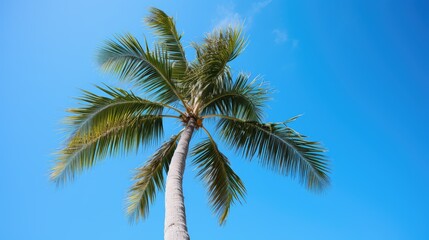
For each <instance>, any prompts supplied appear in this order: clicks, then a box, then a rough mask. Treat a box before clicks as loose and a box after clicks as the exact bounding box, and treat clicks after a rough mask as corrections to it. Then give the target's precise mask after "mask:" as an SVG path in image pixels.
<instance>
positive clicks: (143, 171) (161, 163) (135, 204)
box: [127, 133, 180, 221]
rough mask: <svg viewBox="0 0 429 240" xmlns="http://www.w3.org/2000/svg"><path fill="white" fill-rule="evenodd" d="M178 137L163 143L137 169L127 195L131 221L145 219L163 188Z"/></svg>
mask: <svg viewBox="0 0 429 240" xmlns="http://www.w3.org/2000/svg"><path fill="white" fill-rule="evenodd" d="M179 136H180V133H179V134H177V135H175V136H173V137H172V138H171V139H170V140H169V141H167V142H165V143H164V144H163V145H162V146H161V147H160V148H159V149H158V150H157V151H156V153H155V154H153V155H152V157H151V158H150V159H149V160H148V161H147V162H146V164H145V165H144V166H143V167H141V168H138V169H137V172H136V175H135V176H134V180H136V182H135V183H134V185H133V186H132V187H131V190H130V192H129V195H128V207H127V213H128V215H129V216H130V220H131V221H137V220H138V219H139V218H145V217H147V216H148V214H149V206H150V204H151V203H152V202H153V201H154V200H155V197H156V193H157V191H158V190H161V189H163V188H164V173H165V174H167V173H168V167H169V165H170V161H171V158H172V157H173V153H174V150H175V149H176V146H177V140H178V139H179Z"/></svg>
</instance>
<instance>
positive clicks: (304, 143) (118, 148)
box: [51, 8, 329, 224]
mask: <svg viewBox="0 0 429 240" xmlns="http://www.w3.org/2000/svg"><path fill="white" fill-rule="evenodd" d="M145 22H146V24H147V25H148V26H149V27H150V28H152V29H153V30H154V34H155V35H156V36H157V37H158V40H159V41H157V42H156V43H155V44H154V47H153V48H149V46H148V44H147V42H145V44H144V45H142V44H140V42H139V41H138V40H137V39H136V38H134V37H133V36H132V35H130V34H127V35H124V36H119V37H116V39H115V40H111V41H108V42H107V43H106V45H105V47H104V48H102V49H101V51H100V54H99V62H100V64H101V66H102V68H103V69H104V70H106V71H109V72H113V73H115V74H117V75H118V76H119V78H120V79H122V80H126V81H130V82H132V83H133V84H134V86H135V88H136V89H137V90H139V91H142V92H143V93H144V94H143V95H140V96H139V95H136V94H135V93H134V92H131V91H126V90H123V89H119V88H113V87H109V86H103V87H98V89H99V90H101V92H102V93H103V94H102V95H98V94H94V93H91V92H89V91H84V92H83V96H82V97H81V98H79V100H80V101H82V102H83V103H85V104H84V105H83V106H82V107H80V108H74V109H70V110H69V111H70V112H71V113H72V114H71V116H69V117H68V118H67V120H68V121H67V122H68V125H69V126H70V129H71V136H70V138H69V139H68V140H67V142H66V144H65V146H64V147H63V149H62V150H60V152H59V154H58V158H57V162H56V164H55V166H54V167H53V170H52V173H51V178H52V179H53V180H54V181H55V182H57V183H62V182H65V181H66V180H70V179H72V178H73V177H74V175H75V174H76V173H78V172H80V171H82V170H83V169H85V168H88V167H91V166H92V165H94V164H95V162H96V161H97V160H100V159H102V158H104V157H105V156H107V155H112V154H115V153H118V152H122V151H125V152H127V151H130V150H135V149H136V148H139V147H140V146H142V145H145V144H149V143H153V142H157V141H158V140H161V138H162V137H163V119H164V118H175V119H177V120H178V122H181V123H182V124H183V126H184V129H186V127H191V128H192V131H193V129H196V130H202V131H203V132H205V133H206V135H207V138H204V139H202V140H201V142H199V143H197V144H196V145H195V146H194V147H193V149H192V150H191V154H192V156H193V161H192V163H193V164H194V165H195V166H196V169H197V170H198V171H197V175H198V176H199V177H200V178H201V180H203V181H204V182H205V184H206V186H207V188H208V192H209V201H210V204H211V205H212V207H213V211H214V212H215V213H216V214H217V215H218V217H219V222H220V223H221V224H222V223H224V221H225V219H226V217H227V216H228V213H229V210H230V206H231V205H232V204H233V203H234V202H237V201H238V202H239V201H240V200H242V198H243V197H244V195H245V192H246V189H245V187H244V184H243V182H242V181H241V179H240V178H239V177H238V175H237V174H236V173H235V172H234V171H233V169H232V168H231V166H230V162H229V160H228V158H227V157H226V156H225V155H224V154H223V153H222V152H220V150H219V147H218V145H217V142H216V141H215V139H214V138H213V136H212V134H211V133H210V132H209V131H208V129H207V128H206V127H205V126H204V124H203V123H206V121H205V119H209V118H213V119H214V120H216V121H217V122H215V123H216V124H217V125H216V127H215V129H216V131H217V136H218V137H219V138H220V139H221V140H223V141H225V143H226V144H227V145H228V146H230V147H232V148H233V149H236V150H237V152H238V153H240V154H241V155H243V156H244V157H246V158H249V159H250V158H252V157H253V156H256V157H257V158H258V159H259V161H260V163H261V164H262V165H263V166H266V167H268V168H270V169H273V170H276V171H278V172H280V173H282V174H284V175H290V176H297V177H298V178H299V180H300V182H302V183H303V184H304V185H305V186H306V187H307V188H309V189H311V190H322V189H323V188H324V187H326V186H327V185H328V184H329V178H328V175H327V174H328V171H329V170H328V162H327V160H326V158H325V156H324V154H323V152H324V149H323V148H321V146H320V145H319V143H317V142H313V141H308V140H307V139H306V137H305V136H303V135H301V134H299V133H298V132H296V131H294V130H293V129H292V128H290V127H289V126H288V123H289V122H290V121H293V120H294V119H295V118H292V119H290V120H288V121H285V122H275V123H264V122H263V108H264V104H265V102H266V100H267V94H268V89H267V88H266V87H265V86H264V84H262V83H261V82H260V81H259V80H258V79H253V80H250V79H249V76H248V75H245V74H239V75H238V76H236V77H233V74H232V72H231V69H230V67H229V65H228V64H229V62H230V61H232V60H233V59H235V58H236V57H237V56H238V55H239V54H240V53H241V52H242V51H243V49H244V47H245V45H246V44H245V39H244V38H243V35H242V33H241V31H240V30H239V29H238V28H226V29H221V30H215V31H213V32H212V33H210V34H207V35H206V36H205V38H204V40H203V42H202V43H201V44H196V43H194V44H192V46H193V48H194V49H195V51H196V59H195V60H194V61H188V60H187V59H186V55H185V52H184V48H183V46H182V44H181V42H180V39H181V35H180V34H178V32H177V30H176V28H175V23H174V21H173V19H172V18H171V17H169V16H167V15H166V14H165V13H164V12H162V11H161V10H159V9H155V8H153V9H151V10H150V15H149V16H148V17H147V18H146V19H145ZM141 96H145V97H144V98H143V97H141ZM182 136H183V130H182V131H181V132H179V133H177V134H176V135H174V136H172V137H171V138H170V139H169V140H167V141H165V142H164V143H163V144H162V145H161V147H160V148H159V149H158V150H157V151H156V152H155V153H154V154H153V155H152V156H151V157H150V158H149V159H148V160H147V162H146V163H145V164H144V165H143V166H142V167H140V168H138V169H137V172H136V175H135V176H134V179H135V183H134V185H133V186H132V187H131V189H130V192H129V196H128V202H129V204H128V209H127V211H128V214H129V215H130V217H131V219H135V220H137V219H139V218H140V217H142V218H144V217H146V216H147V214H148V210H149V205H150V204H151V203H152V202H153V201H154V199H155V194H156V192H157V191H158V190H162V189H164V184H165V181H164V178H165V176H167V175H168V174H169V167H170V163H171V161H172V158H173V155H174V153H175V151H176V150H177V146H178V141H179V139H180V138H181V137H182ZM191 136H192V132H191ZM186 152H187V149H186ZM186 152H185V153H186ZM185 155H186V154H185Z"/></svg>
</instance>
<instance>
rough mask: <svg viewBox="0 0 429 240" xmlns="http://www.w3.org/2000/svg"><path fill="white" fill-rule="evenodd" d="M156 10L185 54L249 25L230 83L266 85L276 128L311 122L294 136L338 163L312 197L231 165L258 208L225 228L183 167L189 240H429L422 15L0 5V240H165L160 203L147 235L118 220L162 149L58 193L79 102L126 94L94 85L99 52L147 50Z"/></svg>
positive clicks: (294, 5)
mask: <svg viewBox="0 0 429 240" xmlns="http://www.w3.org/2000/svg"><path fill="white" fill-rule="evenodd" d="M150 6H154V7H158V8H161V9H163V10H164V11H166V12H167V13H168V14H170V15H172V16H174V17H175V18H176V22H177V26H178V28H179V30H181V31H183V33H184V38H183V41H184V43H185V44H186V45H187V46H189V43H190V42H191V41H199V40H201V38H202V36H203V34H204V33H206V32H209V31H211V29H213V28H214V27H221V26H224V25H226V24H234V23H240V22H243V21H244V22H245V24H244V25H245V32H246V34H247V36H248V37H249V45H248V47H247V49H246V51H245V52H244V53H243V54H242V55H241V56H240V57H239V58H238V59H236V60H235V62H234V63H233V64H232V65H233V67H234V70H235V73H238V72H240V71H244V72H248V73H252V74H254V75H261V76H263V77H264V79H265V80H266V81H268V82H270V85H271V87H273V88H275V89H276V92H275V94H273V96H272V98H273V100H272V101H271V102H270V103H269V109H268V111H267V120H269V121H280V120H284V119H287V118H289V117H292V116H295V115H297V114H301V113H303V114H304V115H303V117H302V118H300V119H299V120H297V121H296V122H295V123H294V125H293V127H294V128H295V129H297V130H298V131H299V132H302V133H304V134H306V135H309V136H310V137H311V139H315V140H320V141H321V142H322V143H323V145H324V146H325V147H326V148H328V149H329V152H328V156H329V158H330V160H331V163H332V165H331V166H332V186H331V187H330V188H329V189H328V190H327V191H326V192H325V193H323V194H314V193H311V192H308V191H307V190H305V189H304V188H303V187H302V186H300V185H299V183H298V182H297V181H295V180H293V179H290V178H287V177H283V176H279V175H278V174H275V173H272V172H270V171H269V170H266V169H264V168H261V167H260V166H258V164H257V163H256V162H251V163H249V162H248V161H245V160H243V159H241V158H239V157H237V156H235V155H233V154H232V153H229V152H228V156H229V158H230V160H231V162H232V166H233V168H234V169H235V170H236V172H237V173H238V174H239V175H240V177H241V178H242V179H243V181H244V182H245V184H246V187H247V190H248V194H247V198H246V203H245V204H243V205H236V206H234V207H233V209H232V211H231V215H230V217H229V219H228V221H227V224H226V225H225V226H223V227H220V226H218V225H217V219H216V217H215V216H214V215H212V214H211V211H210V208H209V206H208V204H207V195H206V192H205V190H204V187H203V185H202V183H201V182H200V181H199V180H198V179H196V177H195V172H194V171H193V167H192V166H191V165H188V167H187V172H186V174H185V183H184V185H185V186H184V188H185V201H186V207H187V217H188V227H189V231H190V234H191V237H192V239H208V240H211V239H213V240H215V239H216V240H217V239H294V240H295V239H296V240H299V239H327V240H335V239H339V240H342V239H349V240H352V239H366V240H372V239H374V240H379V239H389V240H395V239H416V240H423V239H428V238H429V224H428V221H427V216H428V215H429V207H428V205H427V203H428V202H429V188H428V184H429V177H428V171H429V153H428V140H427V139H428V138H427V136H428V135H429V129H428V126H427V123H428V122H429V110H428V103H429V97H428V96H429V91H428V89H429V82H428V76H429V60H428V59H429V58H428V56H429V47H428V44H427V43H428V42H429V17H428V16H427V12H428V11H429V6H428V3H427V2H425V1H382V0H380V1H361V0H354V1H353V0H350V1H280V0H272V1H270V0H266V1H253V2H252V1H224V0H220V1H211V2H203V1H196V0H195V1H191V0H187V1H132V0H130V1H126V2H125V1H100V0H93V1H82V0H74V1H54V0H50V1H49V0H39V1H30V0H27V1H24V0H16V1H10V0H3V1H1V2H0V34H1V35H0V36H1V37H0V50H1V52H2V54H1V58H0V80H1V84H2V86H3V92H2V94H1V95H0V98H1V101H0V106H1V109H2V112H3V114H2V117H1V120H0V121H1V123H0V131H1V133H2V134H1V135H2V138H1V140H0V141H1V146H2V148H1V151H0V152H1V153H0V154H1V167H2V173H1V174H0V193H1V197H0V213H1V218H0V239H43V240H49V239H62V240H68V239H137V238H138V239H162V236H163V217H164V210H163V204H164V203H163V197H164V196H163V194H162V193H160V194H159V195H158V198H157V201H156V203H155V204H154V205H153V206H152V208H151V212H150V216H149V218H148V219H147V220H146V221H144V222H140V223H138V224H134V225H130V224H129V223H128V220H127V217H126V215H125V212H124V207H125V197H126V194H127V190H128V188H129V186H130V185H131V181H130V179H131V177H132V170H133V169H134V168H135V167H138V166H140V165H141V164H142V163H143V162H144V160H145V159H147V157H148V156H150V155H151V153H152V152H153V149H152V148H148V149H145V151H142V152H141V153H140V154H138V155H134V154H130V155H127V156H123V157H118V158H112V159H106V160H105V161H101V162H99V164H98V165H96V166H95V167H94V168H93V169H91V170H89V171H86V172H84V173H83V174H81V175H80V176H79V177H78V178H77V179H76V180H75V181H74V182H71V183H69V184H67V185H66V186H64V187H62V188H56V187H55V185H54V184H53V183H51V182H49V179H48V174H49V168H50V167H51V166H52V162H53V160H54V155H53V152H55V151H56V150H57V149H58V148H59V147H60V146H61V145H60V143H61V141H62V140H63V139H64V138H65V137H66V136H65V135H64V134H63V133H62V130H61V129H62V128H63V127H64V126H63V125H62V124H61V120H62V119H63V118H64V117H65V116H66V113H65V109H67V108H70V107H74V106H76V105H77V101H76V100H74V97H78V96H79V89H80V88H82V89H89V90H95V88H94V86H93V84H100V83H103V82H104V83H108V84H112V85H115V86H121V87H124V85H123V83H118V82H117V81H116V80H115V79H114V78H113V77H112V76H109V75H106V74H104V73H102V72H100V71H99V69H98V66H97V64H96V61H95V56H96V53H97V49H98V48H99V47H100V46H101V45H102V43H103V41H104V40H106V39H108V38H111V37H112V36H113V35H114V34H121V33H127V32H130V33H132V34H134V35H135V36H137V37H138V38H140V39H141V40H142V39H143V36H144V35H146V36H148V37H149V36H150V33H149V31H148V29H147V28H145V27H144V26H143V24H142V18H143V17H144V16H145V15H147V13H148V11H147V10H148V8H149V7H150ZM149 40H150V41H151V39H150V38H149ZM186 50H187V51H188V54H189V55H190V56H192V51H191V48H190V47H187V48H186ZM174 129H176V130H177V128H172V129H171V130H174ZM169 131H170V130H169ZM167 137H168V136H167ZM195 142H196V141H195ZM221 148H222V149H223V150H225V151H226V149H228V146H225V145H222V146H221ZM226 152H227V151H226Z"/></svg>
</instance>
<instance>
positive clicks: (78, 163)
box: [51, 115, 163, 183]
mask: <svg viewBox="0 0 429 240" xmlns="http://www.w3.org/2000/svg"><path fill="white" fill-rule="evenodd" d="M162 134H163V126H162V116H159V115H143V116H138V117H133V118H125V119H120V120H118V121H116V122H106V123H105V125H104V127H100V128H98V129H93V130H92V131H91V132H89V133H85V134H84V135H79V134H77V135H74V136H73V137H71V138H70V139H69V140H68V142H67V145H66V146H65V147H64V148H63V149H62V150H60V151H59V153H58V158H57V162H56V164H55V166H54V167H53V169H52V172H51V179H52V180H53V181H55V182H57V183H63V182H65V181H66V180H72V179H73V178H74V175H75V173H79V172H81V171H82V170H83V169H85V168H89V167H91V166H93V165H94V163H95V162H96V161H97V160H100V159H103V158H104V157H106V155H113V154H116V153H118V152H126V151H129V150H131V149H137V148H138V147H139V146H140V144H149V143H155V142H157V141H158V139H159V138H160V137H161V136H162Z"/></svg>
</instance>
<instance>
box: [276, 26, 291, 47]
mask: <svg viewBox="0 0 429 240" xmlns="http://www.w3.org/2000/svg"><path fill="white" fill-rule="evenodd" d="M273 34H274V42H275V43H277V44H280V43H285V42H287V41H288V36H287V33H286V32H285V31H283V30H280V29H274V30H273Z"/></svg>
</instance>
